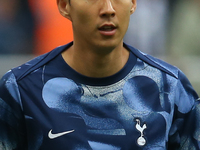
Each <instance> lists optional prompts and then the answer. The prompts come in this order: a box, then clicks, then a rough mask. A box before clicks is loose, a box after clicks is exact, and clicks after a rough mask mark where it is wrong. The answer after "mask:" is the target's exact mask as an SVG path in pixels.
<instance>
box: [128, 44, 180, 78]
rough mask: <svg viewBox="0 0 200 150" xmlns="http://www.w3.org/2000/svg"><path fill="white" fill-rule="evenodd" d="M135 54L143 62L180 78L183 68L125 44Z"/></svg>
mask: <svg viewBox="0 0 200 150" xmlns="http://www.w3.org/2000/svg"><path fill="white" fill-rule="evenodd" d="M125 46H126V47H127V48H128V49H129V50H130V51H131V52H132V53H133V54H134V55H136V57H137V58H139V59H140V60H142V61H143V62H145V63H147V64H148V65H150V66H152V67H155V68H157V69H159V70H161V71H163V72H165V73H167V74H169V75H171V76H173V77H175V78H178V76H179V73H180V72H181V70H180V69H179V68H177V67H175V66H173V65H171V64H169V63H167V62H165V61H163V60H161V59H158V58H156V57H153V56H151V55H148V54H146V53H143V52H141V51H140V50H138V49H136V48H134V47H132V46H129V45H125Z"/></svg>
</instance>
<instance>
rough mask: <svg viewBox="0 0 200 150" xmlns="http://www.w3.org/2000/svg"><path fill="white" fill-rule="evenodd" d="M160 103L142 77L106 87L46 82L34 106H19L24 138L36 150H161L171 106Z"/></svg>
mask: <svg viewBox="0 0 200 150" xmlns="http://www.w3.org/2000/svg"><path fill="white" fill-rule="evenodd" d="M142 83H145V84H142ZM29 95H30V93H29ZM33 95H34V94H33ZM163 98H164V99H161V95H160V92H159V88H158V85H157V84H156V82H154V81H153V80H152V79H150V78H147V77H145V76H136V77H134V78H131V79H128V80H123V81H121V82H119V83H117V84H114V85H110V86H106V87H94V86H87V85H82V84H76V83H75V82H73V81H72V80H70V79H67V78H52V79H50V80H48V81H47V82H46V83H45V84H44V86H43V88H42V90H41V99H39V101H40V102H39V101H38V100H34V102H33V103H32V102H31V103H30V102H27V103H26V104H25V105H31V106H28V107H29V108H30V110H27V112H28V113H27V119H26V121H27V128H28V129H30V130H28V131H30V132H28V136H30V137H31V138H33V139H32V141H35V144H34V145H38V148H39V147H40V149H49V148H51V149H52V148H53V149H69V150H82V149H83V150H85V149H87V150H89V149H91V150H118V149H119V150H121V149H124V150H129V149H134V148H135V149H149V148H157V149H165V146H166V145H165V144H166V141H167V137H166V134H167V133H168V132H169V130H168V129H169V127H168V126H169V124H170V121H171V116H170V108H171V105H170V102H169V100H168V99H167V97H166V96H163ZM37 101H38V102H37ZM41 101H42V103H41ZM37 104H40V106H39V105H37ZM41 104H42V105H41ZM158 121H159V123H158ZM33 129H34V130H33ZM33 131H34V133H33ZM33 135H34V136H33ZM36 139H37V140H36Z"/></svg>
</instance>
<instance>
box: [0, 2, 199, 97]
mask: <svg viewBox="0 0 200 150" xmlns="http://www.w3.org/2000/svg"><path fill="white" fill-rule="evenodd" d="M72 40H73V35H72V27H71V23H70V21H68V20H67V19H65V18H64V17H62V16H61V15H60V14H59V12H58V9H57V5H56V0H50V1H49V0H42V1H41V0H14V1H13V0H0V78H1V77H2V76H3V74H5V73H6V72H7V71H8V70H9V69H11V68H13V67H16V66H18V65H20V64H22V63H24V62H26V61H28V60H30V59H32V58H34V57H36V56H38V55H41V54H44V53H46V52H48V51H50V50H52V49H54V48H55V47H57V46H59V45H63V44H66V43H68V42H70V41H72ZM124 41H125V42H126V43H128V44H130V45H132V46H134V47H135V48H137V49H139V50H141V51H143V52H145V53H148V54H150V55H153V56H155V57H158V58H160V59H162V60H165V61H167V62H169V63H170V64H172V65H174V66H177V67H178V68H180V69H181V70H182V71H183V72H184V73H185V74H186V76H187V77H188V78H189V80H190V81H191V83H192V85H193V87H194V88H195V90H196V91H197V93H198V94H199V95H200V0H190V1H188V0H138V1H137V10H136V11H135V13H134V14H133V15H132V16H131V19H130V25H129V28H128V31H127V34H126V35H125V37H124Z"/></svg>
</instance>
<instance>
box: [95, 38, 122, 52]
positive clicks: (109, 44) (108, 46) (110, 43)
mask: <svg viewBox="0 0 200 150" xmlns="http://www.w3.org/2000/svg"><path fill="white" fill-rule="evenodd" d="M120 45H122V46H123V41H119V40H104V41H100V42H97V47H99V48H101V49H105V50H113V49H115V48H117V47H118V46H120Z"/></svg>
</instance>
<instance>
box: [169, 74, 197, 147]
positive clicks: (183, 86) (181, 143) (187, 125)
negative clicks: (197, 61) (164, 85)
mask: <svg viewBox="0 0 200 150" xmlns="http://www.w3.org/2000/svg"><path fill="white" fill-rule="evenodd" d="M175 95H176V96H175V97H176V98H175V108H174V117H173V124H172V126H171V130H170V133H169V144H168V145H169V147H168V149H170V150H199V149H200V99H199V97H198V95H197V94H196V92H195V91H194V89H193V87H192V86H191V84H190V82H189V81H188V79H187V78H186V76H185V75H184V74H183V73H182V72H181V71H180V72H179V80H178V84H177V86H176V90H175Z"/></svg>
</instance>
